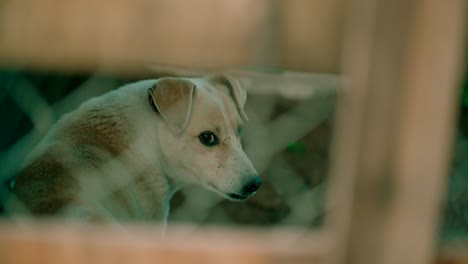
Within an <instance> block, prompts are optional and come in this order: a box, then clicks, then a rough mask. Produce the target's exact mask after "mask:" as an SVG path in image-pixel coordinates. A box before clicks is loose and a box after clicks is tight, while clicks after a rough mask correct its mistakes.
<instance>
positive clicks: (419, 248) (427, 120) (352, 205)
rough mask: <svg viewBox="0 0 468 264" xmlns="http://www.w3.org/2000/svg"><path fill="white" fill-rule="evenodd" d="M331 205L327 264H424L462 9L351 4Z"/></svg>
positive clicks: (442, 177) (403, 2) (448, 4)
mask: <svg viewBox="0 0 468 264" xmlns="http://www.w3.org/2000/svg"><path fill="white" fill-rule="evenodd" d="M348 8H349V9H348V14H347V15H348V19H349V21H348V23H347V25H348V28H347V31H346V34H347V37H346V42H345V45H346V46H345V49H344V54H343V56H344V66H343V67H344V72H345V77H346V80H347V81H346V82H347V83H346V84H347V86H346V87H345V88H344V89H343V90H342V98H341V99H342V100H341V102H338V108H339V109H338V117H337V124H336V127H335V131H337V133H336V135H335V139H336V145H335V146H336V148H335V149H334V153H335V160H334V164H333V165H332V171H331V174H332V175H331V177H332V181H333V182H332V188H333V190H332V191H331V193H330V199H331V201H332V202H331V203H332V205H334V206H336V207H337V208H339V209H340V210H338V209H336V208H335V210H334V211H333V212H332V215H331V217H330V218H331V219H330V222H329V224H330V225H329V228H330V231H331V232H332V233H334V236H333V237H334V239H336V241H337V244H336V245H335V248H336V250H337V251H336V252H335V254H333V255H332V261H331V262H332V263H359V264H374V263H382V264H390V263H411V264H419V263H420V264H422V263H429V262H430V261H431V260H432V259H433V257H434V254H435V253H434V252H435V242H436V239H437V225H438V223H439V216H440V213H441V210H440V207H441V202H442V198H443V195H442V194H443V192H444V191H445V187H446V183H445V181H446V179H447V176H448V173H449V161H450V158H451V155H450V153H451V145H452V140H453V134H454V127H455V122H454V121H455V109H456V98H457V96H458V91H459V73H460V59H461V58H462V48H463V46H462V43H463V42H462V37H463V33H464V29H463V26H464V25H465V21H466V20H465V19H464V15H465V10H466V9H465V8H466V1H464V0H450V1H438V0H428V1H417V0H412V1H407V0H395V1H376V0H353V1H349V5H348Z"/></svg>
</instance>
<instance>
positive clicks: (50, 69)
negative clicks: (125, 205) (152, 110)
mask: <svg viewBox="0 0 468 264" xmlns="http://www.w3.org/2000/svg"><path fill="white" fill-rule="evenodd" d="M0 6H1V8H0V39H1V41H0V65H1V71H0V101H1V106H0V107H1V112H0V120H1V122H2V127H3V128H2V131H1V135H2V137H1V140H0V144H1V151H0V180H1V181H2V184H3V187H2V189H0V202H1V205H2V208H3V212H2V213H1V214H2V218H1V222H0V262H1V263H30V262H35V263H107V262H109V263H128V262H132V263H166V262H171V263H172V262H181V263H182V262H183V263H238V262H247V263H364V264H365V263H468V255H467V252H468V250H467V242H466V238H467V236H468V218H467V217H466V215H467V212H468V211H467V210H468V195H467V194H468V192H467V188H468V138H467V137H468V133H467V128H468V126H467V125H466V124H468V122H467V121H468V119H467V118H468V104H467V98H468V97H467V96H468V90H467V89H468V88H467V87H468V86H467V83H468V74H467V73H466V68H465V65H466V62H467V55H466V53H465V51H466V46H467V45H466V43H465V42H464V36H465V34H466V31H467V27H466V25H467V23H466V22H467V19H466V15H465V14H466V8H467V7H466V3H465V1H463V0H450V1H436V0H428V1H403V0H397V1H385V0H381V1H377V0H333V1H316V0H313V1H308V0H261V1H248V0H239V1H227V0H222V1H216V0H198V1H163V0H153V1H148V0H138V1H128V0H119V1H90V0H86V1H77V0H67V1H59V0H44V1H40V2H36V1H28V0H19V1H4V2H3V3H1V4H0ZM214 72H227V73H229V74H230V75H232V76H234V77H235V78H236V79H237V80H239V81H240V83H241V84H242V85H243V86H244V87H246V89H247V92H248V99H247V104H246V109H245V110H246V113H247V115H248V117H249V121H248V122H247V123H246V127H245V129H244V131H245V134H244V136H243V138H242V143H243V148H244V151H245V153H246V154H247V156H248V157H249V158H250V160H251V161H252V163H253V164H254V166H255V167H256V169H257V171H258V172H259V173H260V175H261V176H262V178H263V180H264V183H263V185H262V187H261V188H260V189H259V191H258V193H257V194H256V195H255V196H253V197H252V198H251V199H249V200H247V201H246V202H242V203H239V202H230V201H227V200H224V199H223V198H221V197H220V196H218V195H217V194H215V193H212V192H209V191H207V190H204V189H203V188H200V187H196V186H194V187H188V188H183V189H182V190H181V191H179V192H178V193H176V194H175V196H174V197H173V198H172V200H171V212H170V214H169V219H168V226H167V230H166V231H165V235H164V236H163V237H161V236H160V235H159V234H160V231H161V229H163V228H164V227H163V226H161V225H160V223H157V222H154V223H151V222H145V223H143V222H125V223H123V224H119V225H109V224H104V225H102V224H92V223H87V222H84V221H67V220H65V219H60V218H47V219H36V218H35V217H33V216H32V215H26V216H24V215H23V216H22V217H16V216H12V215H9V214H8V208H7V203H8V201H9V200H11V199H15V198H14V197H13V196H12V194H11V191H10V187H11V186H10V185H11V184H12V182H13V180H14V177H15V174H17V173H18V171H19V170H20V169H21V166H22V165H23V163H24V161H25V160H26V158H27V155H28V154H29V153H30V152H31V150H32V149H33V148H34V146H36V145H37V143H38V142H39V141H40V140H41V139H42V138H43V137H44V136H45V135H46V133H47V132H48V131H49V130H50V128H51V127H52V126H53V124H54V123H56V122H57V120H59V119H60V117H61V116H62V115H63V114H65V113H68V112H70V111H73V110H74V109H76V108H77V107H78V106H79V105H80V104H81V103H83V102H85V101H86V100H87V99H89V98H92V97H95V96H98V95H101V94H104V93H107V92H109V91H112V90H115V89H117V88H118V87H119V86H121V85H123V84H126V83H129V82H133V81H137V80H142V79H155V78H160V77H165V76H174V77H194V76H204V75H207V74H211V73H214ZM110 185H111V184H110ZM101 195H102V194H101Z"/></svg>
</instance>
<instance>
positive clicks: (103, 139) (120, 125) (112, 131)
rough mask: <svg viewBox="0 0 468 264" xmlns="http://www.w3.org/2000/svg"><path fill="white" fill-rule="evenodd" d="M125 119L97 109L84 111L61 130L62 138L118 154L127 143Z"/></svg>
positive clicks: (114, 154)
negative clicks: (78, 118) (75, 120)
mask: <svg viewBox="0 0 468 264" xmlns="http://www.w3.org/2000/svg"><path fill="white" fill-rule="evenodd" d="M128 127H129V126H128V125H127V120H125V119H124V117H123V115H119V113H118V112H117V113H115V114H109V113H108V112H104V111H101V110H99V109H92V110H89V111H87V112H86V113H84V114H83V115H82V116H81V117H80V120H78V121H77V122H74V123H73V124H72V125H70V126H68V127H66V128H65V129H64V130H63V131H62V138H63V139H64V140H68V138H71V140H72V144H73V145H76V146H77V147H80V146H82V145H85V146H92V147H97V148H98V149H100V150H105V151H107V152H109V153H110V154H112V155H113V156H118V155H119V154H121V153H122V151H124V150H125V149H127V148H128V145H129V136H128V134H129V133H128V131H127V130H128Z"/></svg>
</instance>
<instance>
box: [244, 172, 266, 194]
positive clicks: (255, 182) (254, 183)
mask: <svg viewBox="0 0 468 264" xmlns="http://www.w3.org/2000/svg"><path fill="white" fill-rule="evenodd" d="M261 185H262V178H260V177H259V176H254V178H253V179H252V180H250V181H249V182H248V183H247V184H246V185H245V186H244V188H243V190H242V191H243V193H245V194H246V195H250V194H252V193H254V192H256V191H257V190H258V188H260V186H261Z"/></svg>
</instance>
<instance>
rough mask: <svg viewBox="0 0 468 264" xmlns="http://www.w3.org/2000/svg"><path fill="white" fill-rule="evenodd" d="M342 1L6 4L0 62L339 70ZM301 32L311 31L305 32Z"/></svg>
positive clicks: (58, 66) (52, 0) (86, 67)
mask: <svg viewBox="0 0 468 264" xmlns="http://www.w3.org/2000/svg"><path fill="white" fill-rule="evenodd" d="M343 2H344V0H329V1H326V2H323V1H308V0H295V1H284V0H257V1H250V0H236V1H231V0H198V1H171V0H154V1H146V0H115V1H112V0H103V1H93V0H42V1H31V0H5V1H2V3H1V4H0V39H1V40H2V41H0V65H3V66H18V67H24V66H26V67H34V68H45V69H54V70H61V71H94V70H96V69H100V70H102V69H106V70H112V71H118V72H131V73H135V72H136V73H138V72H139V71H141V69H140V65H141V64H145V63H152V64H158V65H162V66H170V67H182V68H183V67H188V68H199V69H208V70H212V69H224V68H237V67H245V66H248V67H251V66H255V67H267V68H277V67H281V68H285V67H287V68H290V69H292V70H299V71H309V72H312V71H315V72H317V71H319V72H333V73H335V72H337V71H338V63H339V43H340V39H341V38H340V36H341V35H342V34H341V25H342V23H341V21H342V19H341V17H342V16H341V13H342V12H341V10H342V5H343V4H342V3H343ZM304 25H307V26H304Z"/></svg>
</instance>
